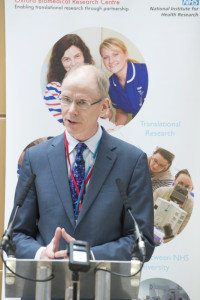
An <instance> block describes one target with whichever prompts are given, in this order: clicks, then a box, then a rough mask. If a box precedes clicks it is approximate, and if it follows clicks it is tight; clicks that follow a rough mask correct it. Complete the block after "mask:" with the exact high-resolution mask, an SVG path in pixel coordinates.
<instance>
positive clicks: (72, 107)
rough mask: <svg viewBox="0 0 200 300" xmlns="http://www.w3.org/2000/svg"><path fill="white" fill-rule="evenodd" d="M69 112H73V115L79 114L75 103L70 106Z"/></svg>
mask: <svg viewBox="0 0 200 300" xmlns="http://www.w3.org/2000/svg"><path fill="white" fill-rule="evenodd" d="M68 112H71V113H74V112H77V104H76V102H75V101H72V103H71V104H70V106H69V108H68Z"/></svg>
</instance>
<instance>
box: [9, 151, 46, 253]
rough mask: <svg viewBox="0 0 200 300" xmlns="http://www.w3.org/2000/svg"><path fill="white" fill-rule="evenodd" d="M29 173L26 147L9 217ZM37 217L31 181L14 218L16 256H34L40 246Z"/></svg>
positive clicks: (33, 185)
mask: <svg viewBox="0 0 200 300" xmlns="http://www.w3.org/2000/svg"><path fill="white" fill-rule="evenodd" d="M31 175H33V173H32V170H31V164H30V161H29V149H28V150H27V151H26V153H25V156H24V159H23V164H22V169H21V172H20V176H19V179H18V183H17V187H16V192H15V202H14V208H13V211H12V214H11V217H10V219H12V217H13V213H14V211H15V208H16V205H17V203H18V201H19V198H20V196H21V195H22V193H23V190H24V187H25V186H26V184H27V182H28V180H29V178H30V176H31ZM38 218H39V213H38V204H37V194H36V190H35V184H34V183H33V184H32V186H31V188H30V190H29V192H28V194H27V197H26V199H25V201H24V203H23V205H22V206H21V207H20V208H19V210H18V213H17V216H16V219H15V225H14V232H13V241H14V243H15V244H16V257H17V258H34V257H35V253H36V252H37V250H38V249H39V248H40V247H41V244H40V243H38V242H37V241H36V236H37V220H38Z"/></svg>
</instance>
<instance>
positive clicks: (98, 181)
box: [77, 132, 117, 225]
mask: <svg viewBox="0 0 200 300" xmlns="http://www.w3.org/2000/svg"><path fill="white" fill-rule="evenodd" d="M115 149H116V145H113V144H112V145H111V143H110V139H109V135H108V134H107V133H106V132H104V133H103V137H102V141H101V144H100V147H99V151H98V155H97V158H96V161H95V165H94V169H93V173H92V176H91V179H90V182H89V184H88V187H87V190H86V194H85V196H84V201H83V205H82V208H81V211H80V215H79V217H78V220H77V225H78V224H79V223H80V222H81V220H82V219H83V218H84V216H85V214H86V213H87V211H88V209H89V207H90V206H91V205H92V203H93V202H94V201H95V199H96V197H97V195H98V193H99V191H100V189H101V187H102V185H103V184H104V182H105V181H106V178H107V176H108V175H109V173H110V170H111V169H112V167H113V164H114V162H115V160H116V158H117V155H116V153H115V151H114V150H115Z"/></svg>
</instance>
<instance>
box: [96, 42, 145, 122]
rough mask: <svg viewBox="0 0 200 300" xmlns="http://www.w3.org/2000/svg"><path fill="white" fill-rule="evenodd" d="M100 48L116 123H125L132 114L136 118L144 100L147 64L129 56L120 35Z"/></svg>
mask: <svg viewBox="0 0 200 300" xmlns="http://www.w3.org/2000/svg"><path fill="white" fill-rule="evenodd" d="M99 51H100V54H101V57H102V60H103V63H104V65H105V67H106V69H107V70H108V71H109V72H111V73H112V75H111V76H110V78H109V80H110V88H109V95H110V98H111V102H112V105H113V107H114V108H115V109H116V117H115V124H116V125H125V124H126V123H127V121H128V114H129V113H130V114H132V118H133V117H135V115H136V114H137V113H138V111H139V110H140V108H141V107H142V105H143V103H144V99H145V97H146V93H147V88H148V73H147V68H146V64H144V63H139V62H137V61H136V60H133V59H130V58H128V50H127V48H126V45H125V44H124V42H123V41H121V40H120V39H117V38H107V39H105V40H104V41H103V42H102V43H101V44H100V47H99Z"/></svg>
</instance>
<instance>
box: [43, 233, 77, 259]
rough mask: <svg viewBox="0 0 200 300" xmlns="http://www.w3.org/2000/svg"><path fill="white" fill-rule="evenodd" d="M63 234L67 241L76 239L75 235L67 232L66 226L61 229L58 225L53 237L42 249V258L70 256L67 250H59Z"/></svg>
mask: <svg viewBox="0 0 200 300" xmlns="http://www.w3.org/2000/svg"><path fill="white" fill-rule="evenodd" d="M61 236H62V237H63V238H64V239H65V240H66V242H67V243H69V242H70V241H72V240H74V238H73V237H71V236H70V235H69V234H67V232H66V231H65V229H64V228H62V229H61V228H60V227H57V228H56V231H55V235H54V237H53V239H52V240H51V242H50V243H49V244H48V245H47V246H46V248H45V249H44V250H43V251H42V253H41V255H40V258H41V259H54V258H57V257H63V258H68V256H67V251H66V250H61V251H58V249H59V242H60V238H61Z"/></svg>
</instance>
